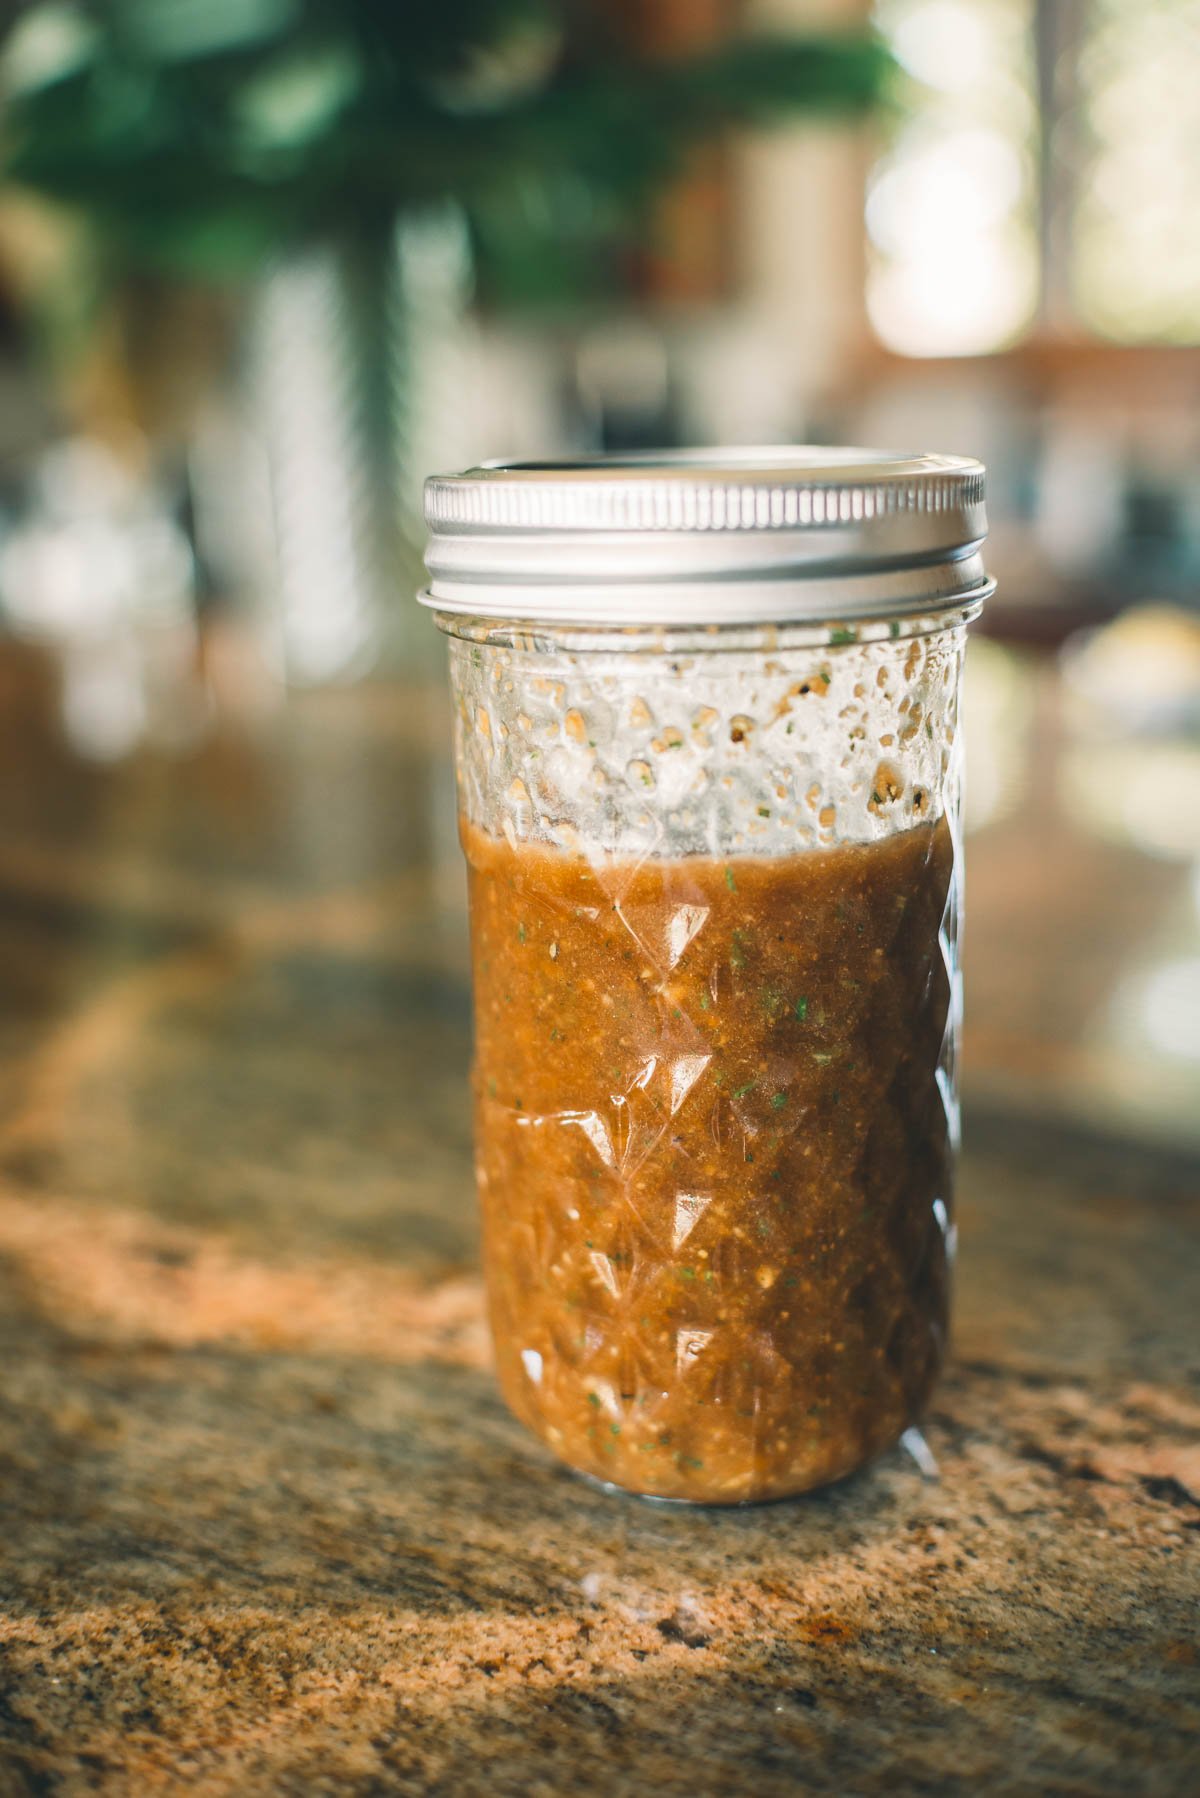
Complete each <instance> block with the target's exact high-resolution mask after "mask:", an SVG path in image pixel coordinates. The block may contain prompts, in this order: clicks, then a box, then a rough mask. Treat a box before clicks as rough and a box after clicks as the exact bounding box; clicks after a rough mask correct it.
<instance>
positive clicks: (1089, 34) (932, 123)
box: [867, 0, 1200, 356]
mask: <svg viewBox="0 0 1200 1798" xmlns="http://www.w3.org/2000/svg"><path fill="white" fill-rule="evenodd" d="M875 12H876V18H877V21H878V24H879V27H880V29H881V30H882V31H883V33H884V35H885V36H886V38H887V39H888V41H889V42H890V43H891V45H892V48H893V50H894V52H895V54H896V56H897V59H898V60H899V62H900V63H901V65H902V67H903V68H904V69H905V70H906V71H907V72H908V74H909V75H910V76H911V77H912V78H913V80H914V84H916V85H914V89H913V98H912V103H911V106H910V109H909V111H908V113H907V115H906V116H905V118H904V119H903V121H902V122H901V124H900V126H899V128H898V130H897V132H896V134H895V137H894V140H893V143H892V146H891V148H890V150H889V151H888V153H887V154H886V155H885V157H884V158H883V159H882V161H881V162H880V163H879V165H878V166H877V168H876V169H875V171H874V174H873V176H872V179H871V182H870V186H869V191H868V198H867V229H868V234H869V237H870V241H871V250H872V255H871V268H870V275H869V280H868V291H867V304H868V310H869V312H870V316H871V321H872V323H873V325H874V327H875V330H876V332H877V333H878V335H879V337H880V338H881V339H882V340H883V342H884V343H886V344H888V345H889V346H890V347H891V348H893V349H896V350H899V351H901V352H902V353H905V354H909V355H918V356H920V355H970V354H976V353H980V352H984V351H988V350H995V349H1001V348H1004V347H1005V346H1006V345H1009V344H1011V343H1014V342H1016V341H1018V340H1019V339H1021V338H1022V337H1024V336H1027V335H1029V334H1031V333H1032V332H1034V331H1035V330H1036V331H1040V332H1043V333H1050V334H1054V335H1057V336H1078V335H1081V334H1083V335H1091V336H1098V337H1102V338H1107V339H1110V340H1112V341H1115V342H1120V343H1194V342H1197V341H1200V105H1198V104H1197V99H1196V96H1197V93H1200V0H879V3H878V5H877V6H876V9H875Z"/></svg>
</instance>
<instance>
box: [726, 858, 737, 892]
mask: <svg viewBox="0 0 1200 1798" xmlns="http://www.w3.org/2000/svg"><path fill="white" fill-rule="evenodd" d="M725 885H726V886H727V887H728V888H729V890H730V892H731V893H736V892H737V881H736V880H735V879H734V878H733V869H732V868H731V867H730V866H729V864H728V862H727V863H726V864H725Z"/></svg>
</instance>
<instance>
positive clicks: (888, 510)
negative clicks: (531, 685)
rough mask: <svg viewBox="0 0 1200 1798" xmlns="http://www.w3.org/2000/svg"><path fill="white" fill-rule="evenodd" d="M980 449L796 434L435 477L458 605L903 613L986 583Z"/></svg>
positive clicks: (703, 617)
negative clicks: (933, 449) (787, 439)
mask: <svg viewBox="0 0 1200 1798" xmlns="http://www.w3.org/2000/svg"><path fill="white" fill-rule="evenodd" d="M984 482H985V471H984V467H983V464H982V463H980V462H978V461H976V460H974V459H973V458H969V457H963V456H944V455H900V454H897V453H894V452H891V451H886V450H867V449H858V448H850V447H826V446H819V445H791V446H779V447H776V448H769V449H736V448H714V449H708V450H681V451H671V452H663V453H661V454H653V455H652V454H646V455H636V456H597V457H583V458H578V459H576V460H573V461H566V462H515V463H514V462H509V463H505V462H491V463H486V464H484V465H482V466H481V467H479V468H475V469H469V470H467V471H466V472H465V473H463V474H459V475H434V476H431V477H430V479H429V480H428V481H427V482H426V484H425V517H426V521H427V522H428V524H429V527H430V539H429V545H428V549H427V553H426V562H427V565H428V568H429V574H430V584H429V587H428V589H427V590H426V591H425V592H423V593H422V594H421V595H420V598H421V600H422V602H423V603H424V604H426V605H429V606H431V607H433V608H434V609H435V610H437V611H440V612H445V613H452V612H461V613H470V614H474V615H477V616H491V617H500V616H505V617H524V618H528V619H530V620H532V621H548V622H549V621H560V622H579V623H592V624H596V625H607V624H621V623H626V622H629V623H642V622H651V623H657V624H663V625H669V624H682V623H692V624H696V625H706V624H714V623H715V624H720V623H754V622H785V621H789V620H820V619H822V618H830V617H833V618H837V617H855V618H865V617H870V616H883V617H889V616H896V615H902V614H906V613H909V612H914V611H915V612H923V611H929V610H938V609H941V608H943V607H945V606H952V605H955V604H958V603H960V602H961V601H962V600H963V599H964V598H967V597H971V596H973V597H977V598H984V597H986V596H987V593H988V592H990V590H991V589H990V583H989V581H988V578H987V575H986V573H985V571H984V568H983V562H982V557H981V553H980V551H981V545H982V543H983V540H984V538H985V536H986V534H987V517H986V511H985V506H984Z"/></svg>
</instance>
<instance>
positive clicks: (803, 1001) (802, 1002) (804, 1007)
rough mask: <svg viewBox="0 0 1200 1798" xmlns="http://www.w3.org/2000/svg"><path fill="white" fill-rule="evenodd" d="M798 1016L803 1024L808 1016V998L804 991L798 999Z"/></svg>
mask: <svg viewBox="0 0 1200 1798" xmlns="http://www.w3.org/2000/svg"><path fill="white" fill-rule="evenodd" d="M796 1016H797V1017H798V1018H799V1020H800V1022H801V1023H802V1024H803V1023H804V1021H805V1019H806V1018H807V1017H808V998H807V996H806V995H805V994H803V993H802V994H801V995H800V997H799V998H798V999H797V1000H796Z"/></svg>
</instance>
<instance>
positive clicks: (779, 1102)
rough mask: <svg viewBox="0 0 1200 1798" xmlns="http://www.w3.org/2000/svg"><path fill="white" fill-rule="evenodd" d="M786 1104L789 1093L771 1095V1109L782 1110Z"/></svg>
mask: <svg viewBox="0 0 1200 1798" xmlns="http://www.w3.org/2000/svg"><path fill="white" fill-rule="evenodd" d="M786 1104H787V1094H786V1093H772V1095H771V1110H772V1111H782V1110H783V1108H784V1106H785V1105H786Z"/></svg>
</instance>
